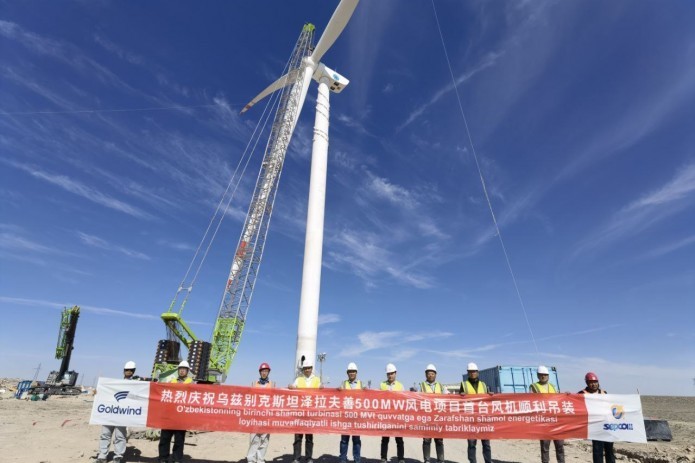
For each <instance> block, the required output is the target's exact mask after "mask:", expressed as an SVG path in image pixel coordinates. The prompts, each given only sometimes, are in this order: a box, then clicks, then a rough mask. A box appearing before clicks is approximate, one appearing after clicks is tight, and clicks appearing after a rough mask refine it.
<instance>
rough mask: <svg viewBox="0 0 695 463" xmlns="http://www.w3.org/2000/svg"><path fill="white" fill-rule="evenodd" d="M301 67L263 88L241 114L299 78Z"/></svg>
mask: <svg viewBox="0 0 695 463" xmlns="http://www.w3.org/2000/svg"><path fill="white" fill-rule="evenodd" d="M298 72H299V69H295V70H294V71H292V72H290V73H289V74H285V75H284V76H282V77H280V78H279V79H278V80H276V81H275V82H273V83H272V84H270V85H268V87H266V89H265V90H263V91H262V92H261V93H259V94H258V95H256V97H255V98H254V99H253V100H251V101H249V103H248V104H247V105H246V106H244V109H242V110H241V113H240V114H244V113H245V112H246V111H248V110H249V109H251V107H252V106H253V105H255V104H256V103H258V102H259V101H261V100H262V99H263V98H265V97H267V96H268V95H270V94H271V93H273V92H275V91H277V90H280V89H281V88H282V87H285V86H287V85H291V84H293V83H294V82H295V81H296V80H297V75H298Z"/></svg>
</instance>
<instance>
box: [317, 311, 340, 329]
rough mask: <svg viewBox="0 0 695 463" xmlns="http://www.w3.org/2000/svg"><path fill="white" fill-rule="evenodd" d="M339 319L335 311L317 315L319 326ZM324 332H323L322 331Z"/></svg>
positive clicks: (336, 321)
mask: <svg viewBox="0 0 695 463" xmlns="http://www.w3.org/2000/svg"><path fill="white" fill-rule="evenodd" d="M340 320H341V318H340V315H338V314H336V313H325V314H320V315H319V326H320V325H327V324H329V323H338V322H339V321H340ZM324 334H325V333H324Z"/></svg>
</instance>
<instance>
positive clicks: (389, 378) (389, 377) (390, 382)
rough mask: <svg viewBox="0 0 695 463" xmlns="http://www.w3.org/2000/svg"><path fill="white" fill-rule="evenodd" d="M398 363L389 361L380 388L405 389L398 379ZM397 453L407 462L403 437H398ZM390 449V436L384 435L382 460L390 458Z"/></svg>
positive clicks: (401, 461) (385, 389)
mask: <svg viewBox="0 0 695 463" xmlns="http://www.w3.org/2000/svg"><path fill="white" fill-rule="evenodd" d="M396 373H397V371H396V365H394V364H393V363H389V364H388V365H386V381H382V382H381V384H380V385H379V389H381V390H382V391H403V384H401V383H400V382H399V381H397V380H396ZM395 440H396V455H397V456H398V463H404V462H405V459H404V458H405V456H404V455H405V446H404V444H403V438H402V437H396V438H395ZM388 450H389V437H388V436H384V437H382V438H381V461H382V463H384V462H385V461H386V460H387V459H388V458H387V454H388Z"/></svg>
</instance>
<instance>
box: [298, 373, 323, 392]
mask: <svg viewBox="0 0 695 463" xmlns="http://www.w3.org/2000/svg"><path fill="white" fill-rule="evenodd" d="M319 386H321V379H320V378H319V377H318V376H314V375H311V376H309V377H308V378H307V377H306V376H303V375H302V376H299V377H298V378H297V387H298V388H299V389H318V388H319Z"/></svg>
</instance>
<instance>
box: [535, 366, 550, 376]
mask: <svg viewBox="0 0 695 463" xmlns="http://www.w3.org/2000/svg"><path fill="white" fill-rule="evenodd" d="M538 374H539V375H549V374H550V373H549V372H548V368H547V367H545V366H543V365H541V366H539V367H538Z"/></svg>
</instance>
